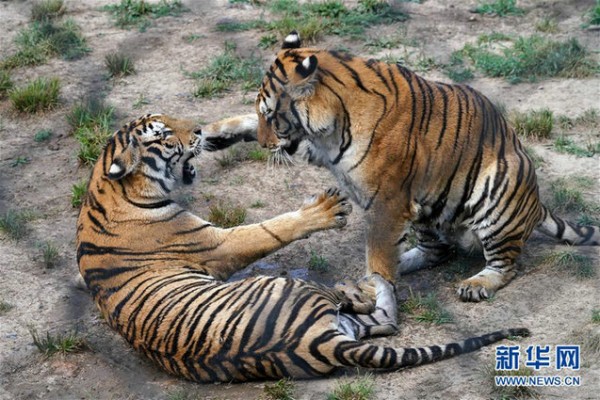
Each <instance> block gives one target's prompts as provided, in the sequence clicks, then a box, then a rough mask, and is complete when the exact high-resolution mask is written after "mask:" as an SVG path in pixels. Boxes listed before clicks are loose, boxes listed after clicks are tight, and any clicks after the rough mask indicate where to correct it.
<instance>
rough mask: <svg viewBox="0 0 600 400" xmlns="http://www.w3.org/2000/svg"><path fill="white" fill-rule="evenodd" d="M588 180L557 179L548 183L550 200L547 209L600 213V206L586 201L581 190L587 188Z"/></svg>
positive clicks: (583, 178)
mask: <svg viewBox="0 0 600 400" xmlns="http://www.w3.org/2000/svg"><path fill="white" fill-rule="evenodd" d="M588 179H589V178H585V177H579V178H577V177H575V178H559V179H555V180H554V181H552V182H550V193H551V195H552V198H551V200H550V202H549V207H550V208H551V209H552V211H563V212H568V211H572V212H579V213H592V214H596V213H598V212H600V205H598V204H596V203H592V202H589V201H586V200H585V199H584V197H583V193H582V192H581V190H582V189H586V188H588V187H589V184H590V182H588Z"/></svg>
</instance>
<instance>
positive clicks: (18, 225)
mask: <svg viewBox="0 0 600 400" xmlns="http://www.w3.org/2000/svg"><path fill="white" fill-rule="evenodd" d="M34 218H35V214H34V213H33V212H31V211H27V210H21V211H15V210H8V211H6V212H5V213H4V214H3V215H1V216H0V231H1V232H4V233H5V234H6V235H7V236H8V237H9V238H11V239H14V240H19V239H22V238H23V237H25V235H26V234H27V231H28V227H27V223H28V222H30V221H32V220H33V219H34Z"/></svg>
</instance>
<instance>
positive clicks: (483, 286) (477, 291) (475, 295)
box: [456, 268, 516, 302]
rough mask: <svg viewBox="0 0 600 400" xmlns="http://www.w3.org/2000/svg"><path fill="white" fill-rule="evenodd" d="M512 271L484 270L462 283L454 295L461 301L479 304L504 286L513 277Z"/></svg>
mask: <svg viewBox="0 0 600 400" xmlns="http://www.w3.org/2000/svg"><path fill="white" fill-rule="evenodd" d="M515 274H516V273H515V272H514V271H502V272H501V271H497V270H493V269H490V268H486V269H484V270H483V271H481V272H480V273H478V274H477V275H475V276H472V277H470V278H469V279H465V280H464V281H462V282H461V283H460V284H459V286H458V290H457V291H456V293H457V294H458V295H459V296H460V299H461V300H462V301H474V302H479V301H482V300H485V299H489V298H490V297H492V296H493V295H494V293H496V291H497V290H498V289H500V288H501V287H502V286H504V285H506V284H507V283H508V282H509V281H510V280H511V279H512V278H513V277H514V276H515Z"/></svg>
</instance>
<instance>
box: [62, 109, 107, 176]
mask: <svg viewBox="0 0 600 400" xmlns="http://www.w3.org/2000/svg"><path fill="white" fill-rule="evenodd" d="M113 120H114V109H113V108H112V107H110V106H107V105H106V104H105V103H104V102H103V101H102V100H101V99H97V98H90V99H86V100H83V101H81V102H80V103H79V104H77V105H76V106H75V107H74V108H73V109H72V110H71V112H70V113H69V114H68V115H67V121H68V122H69V125H71V128H72V129H73V136H75V139H77V141H78V142H79V153H78V155H77V156H78V158H79V160H80V161H81V162H82V163H83V164H86V165H90V166H92V165H94V163H95V162H96V160H97V159H98V157H99V156H100V153H102V150H103V149H104V146H105V145H106V141H107V140H108V138H110V136H111V135H112V129H111V125H112V123H113Z"/></svg>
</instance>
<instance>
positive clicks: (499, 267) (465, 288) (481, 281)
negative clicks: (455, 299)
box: [457, 235, 524, 302]
mask: <svg viewBox="0 0 600 400" xmlns="http://www.w3.org/2000/svg"><path fill="white" fill-rule="evenodd" d="M510 238H511V236H510V235H509V236H507V237H502V238H496V239H495V240H482V243H485V244H484V245H483V255H484V256H485V260H486V265H485V268H484V269H483V270H482V271H480V272H479V273H477V274H476V275H474V276H472V277H470V278H468V279H465V280H464V281H462V282H461V283H460V284H459V286H458V290H457V294H458V295H459V296H460V298H461V300H463V301H473V302H479V301H481V300H485V299H489V298H490V297H492V296H493V295H494V293H496V291H497V290H498V289H500V288H501V287H503V286H505V285H506V284H507V283H508V282H510V281H511V280H512V279H513V278H514V277H515V275H516V274H517V272H516V271H515V270H514V269H515V265H516V264H515V260H516V258H517V257H518V256H519V254H520V253H521V249H522V247H523V242H524V241H523V240H522V238H519V237H518V235H517V236H516V238H514V239H512V240H509V239H510ZM480 239H481V238H480Z"/></svg>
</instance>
